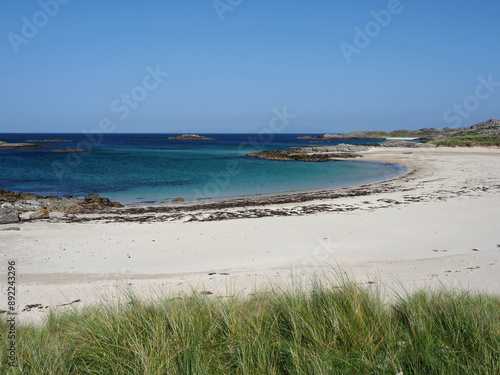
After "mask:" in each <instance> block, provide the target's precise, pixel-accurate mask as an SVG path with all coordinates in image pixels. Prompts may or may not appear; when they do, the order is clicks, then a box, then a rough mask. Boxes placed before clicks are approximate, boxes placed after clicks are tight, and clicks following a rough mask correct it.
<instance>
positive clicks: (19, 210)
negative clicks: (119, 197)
mask: <svg viewBox="0 0 500 375" xmlns="http://www.w3.org/2000/svg"><path fill="white" fill-rule="evenodd" d="M121 207H124V206H123V204H121V203H120V202H111V201H110V200H109V199H108V198H104V197H101V196H99V194H88V195H86V196H85V198H84V199H77V198H76V197H67V198H57V197H50V196H47V197H44V196H41V195H35V194H28V193H14V192H12V191H6V190H0V224H11V223H18V222H20V221H23V220H38V219H49V218H50V213H56V212H58V213H66V214H76V213H93V212H101V211H109V210H112V209H114V208H121Z"/></svg>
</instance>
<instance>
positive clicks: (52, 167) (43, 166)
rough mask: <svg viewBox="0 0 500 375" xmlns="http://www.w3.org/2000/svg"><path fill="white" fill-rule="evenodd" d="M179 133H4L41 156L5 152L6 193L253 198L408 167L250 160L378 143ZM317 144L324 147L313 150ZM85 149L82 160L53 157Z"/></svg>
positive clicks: (1, 170) (380, 176)
mask: <svg viewBox="0 0 500 375" xmlns="http://www.w3.org/2000/svg"><path fill="white" fill-rule="evenodd" d="M176 135H179V134H114V133H113V134H102V133H86V134H82V133H78V134H61V133H57V134H47V133H43V134H27V133H22V134H14V133H5V134H0V140H2V141H5V142H9V143H12V142H16V143H19V142H25V141H27V140H33V139H34V140H40V139H63V140H72V141H73V142H71V143H55V142H54V143H52V142H47V143H45V142H44V143H37V144H39V145H44V146H48V148H45V149H34V150H1V151H0V189H1V190H10V191H14V192H29V193H33V194H39V195H43V196H57V197H66V196H76V197H78V198H83V197H84V196H85V195H86V194H92V193H98V194H100V195H101V196H104V197H107V198H110V199H111V200H116V201H119V202H122V203H124V204H135V203H160V202H170V201H171V200H172V199H174V198H177V197H182V198H183V199H184V200H186V201H197V200H204V199H221V198H230V197H246V196H255V195H267V194H278V193H280V194H281V193H292V192H302V191H315V190H324V189H333V188H340V187H348V186H355V185H361V184H366V183H369V182H374V181H379V180H384V179H387V178H390V177H394V176H397V175H399V174H401V173H403V172H404V171H405V168H404V167H403V166H401V165H396V164H390V163H379V162H369V161H361V160H345V161H329V162H299V161H273V160H265V159H258V158H251V157H248V156H246V154H247V153H249V152H256V151H262V150H278V149H288V148H289V147H293V146H309V145H318V144H325V145H335V144H338V143H351V144H366V143H369V144H375V143H378V142H380V141H376V140H371V141H367V140H350V141H347V140H329V141H320V140H311V139H298V138H297V137H298V136H299V135H300V134H201V135H204V136H207V137H211V138H215V139H216V140H214V141H192V140H169V139H168V138H169V137H171V136H176ZM312 142H316V143H312ZM68 148H71V149H75V148H78V149H83V150H86V152H81V153H60V152H53V151H54V150H58V149H59V150H60V149H68Z"/></svg>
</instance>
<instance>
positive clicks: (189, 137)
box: [167, 134, 216, 141]
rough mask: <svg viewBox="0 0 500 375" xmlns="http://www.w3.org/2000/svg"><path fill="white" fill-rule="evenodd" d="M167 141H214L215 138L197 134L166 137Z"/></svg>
mask: <svg viewBox="0 0 500 375" xmlns="http://www.w3.org/2000/svg"><path fill="white" fill-rule="evenodd" d="M167 139H177V140H182V141H216V139H215V138H210V137H205V136H203V135H197V134H181V135H178V136H176V137H168V138H167Z"/></svg>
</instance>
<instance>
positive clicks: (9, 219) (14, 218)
mask: <svg viewBox="0 0 500 375" xmlns="http://www.w3.org/2000/svg"><path fill="white" fill-rule="evenodd" d="M14 223H19V212H17V211H15V210H6V209H2V208H0V224H14Z"/></svg>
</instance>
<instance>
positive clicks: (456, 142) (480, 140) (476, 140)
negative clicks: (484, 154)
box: [430, 135, 500, 147]
mask: <svg viewBox="0 0 500 375" xmlns="http://www.w3.org/2000/svg"><path fill="white" fill-rule="evenodd" d="M430 143H432V144H435V145H436V146H446V147H477V146H500V135H491V136H489V135H464V136H458V137H450V138H446V139H442V140H439V141H430Z"/></svg>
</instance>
